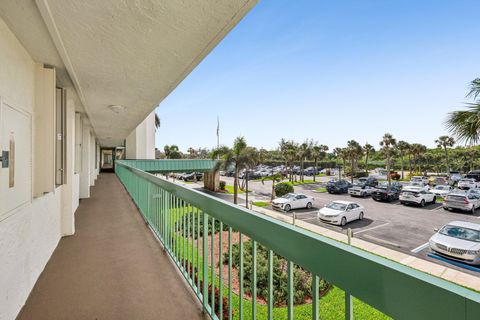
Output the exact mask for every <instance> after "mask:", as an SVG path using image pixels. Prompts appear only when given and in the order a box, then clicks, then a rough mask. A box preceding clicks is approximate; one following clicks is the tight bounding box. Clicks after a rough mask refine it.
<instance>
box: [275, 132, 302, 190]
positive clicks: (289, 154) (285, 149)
mask: <svg viewBox="0 0 480 320" xmlns="http://www.w3.org/2000/svg"><path fill="white" fill-rule="evenodd" d="M297 147H298V144H297V143H296V142H294V141H292V140H288V141H287V140H285V139H281V140H280V142H279V149H280V154H281V155H282V157H283V159H284V160H285V166H286V167H287V168H289V169H288V175H289V177H288V180H289V181H290V182H291V181H293V170H292V167H293V164H294V163H295V160H296V157H297Z"/></svg>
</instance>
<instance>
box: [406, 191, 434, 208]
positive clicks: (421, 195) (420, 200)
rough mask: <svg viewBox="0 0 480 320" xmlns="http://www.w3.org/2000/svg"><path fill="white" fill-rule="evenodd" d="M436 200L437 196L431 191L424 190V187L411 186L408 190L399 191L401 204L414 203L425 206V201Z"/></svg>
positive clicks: (432, 201) (431, 201)
mask: <svg viewBox="0 0 480 320" xmlns="http://www.w3.org/2000/svg"><path fill="white" fill-rule="evenodd" d="M435 202H437V196H436V195H434V194H433V193H431V192H429V191H426V190H425V189H424V188H419V187H416V188H414V187H411V188H409V189H408V190H404V191H402V193H400V203H401V204H416V205H419V206H421V207H425V205H426V204H427V203H435Z"/></svg>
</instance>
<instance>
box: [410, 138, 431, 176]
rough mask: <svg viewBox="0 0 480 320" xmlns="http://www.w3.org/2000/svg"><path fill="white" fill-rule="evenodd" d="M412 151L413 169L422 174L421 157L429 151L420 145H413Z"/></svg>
mask: <svg viewBox="0 0 480 320" xmlns="http://www.w3.org/2000/svg"><path fill="white" fill-rule="evenodd" d="M410 150H411V152H412V156H413V169H414V170H415V171H416V172H420V161H419V159H420V157H421V156H422V154H424V153H425V152H426V151H427V147H426V146H424V145H423V144H420V143H412V145H411V146H410Z"/></svg>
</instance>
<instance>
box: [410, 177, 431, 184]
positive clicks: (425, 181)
mask: <svg viewBox="0 0 480 320" xmlns="http://www.w3.org/2000/svg"><path fill="white" fill-rule="evenodd" d="M410 182H419V183H423V185H424V186H426V185H427V184H428V178H427V177H422V176H414V177H412V179H410Z"/></svg>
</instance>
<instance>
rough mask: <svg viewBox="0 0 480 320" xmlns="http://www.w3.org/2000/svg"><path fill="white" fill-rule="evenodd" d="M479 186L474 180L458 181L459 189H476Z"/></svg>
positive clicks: (464, 179)
mask: <svg viewBox="0 0 480 320" xmlns="http://www.w3.org/2000/svg"><path fill="white" fill-rule="evenodd" d="M477 186H478V184H477V181H476V180H475V179H473V178H463V179H462V180H460V181H458V189H460V190H468V189H471V188H476V187H477Z"/></svg>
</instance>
